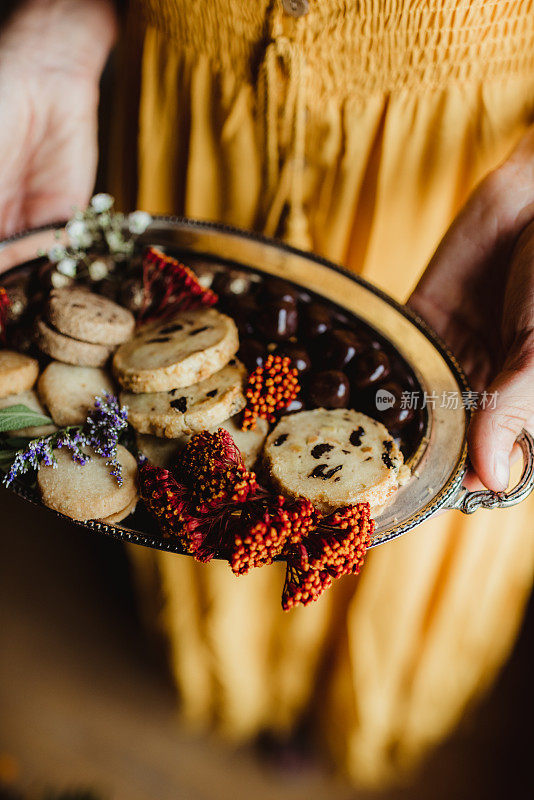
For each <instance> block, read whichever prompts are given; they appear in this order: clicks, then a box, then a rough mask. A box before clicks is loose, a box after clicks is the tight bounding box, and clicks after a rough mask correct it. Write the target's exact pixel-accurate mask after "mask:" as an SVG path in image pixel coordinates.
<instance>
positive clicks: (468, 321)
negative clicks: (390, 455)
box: [408, 130, 534, 491]
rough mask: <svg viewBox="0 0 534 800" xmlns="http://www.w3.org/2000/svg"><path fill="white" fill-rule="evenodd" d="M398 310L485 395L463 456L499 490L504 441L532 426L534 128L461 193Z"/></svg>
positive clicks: (506, 452)
mask: <svg viewBox="0 0 534 800" xmlns="http://www.w3.org/2000/svg"><path fill="white" fill-rule="evenodd" d="M408 304H409V305H410V306H411V308H413V309H414V311H416V312H417V313H418V314H419V315H420V316H421V317H423V318H424V319H425V320H427V321H428V322H429V324H430V325H432V327H433V328H434V329H435V330H436V331H437V332H438V334H439V335H440V336H441V337H442V338H443V339H444V340H445V341H446V342H447V344H448V345H449V347H450V348H451V350H452V351H453V353H454V354H455V355H456V356H457V358H458V360H459V361H460V363H461V364H462V366H463V368H464V370H465V372H466V374H467V378H468V380H469V382H470V384H471V387H472V389H473V390H475V391H478V392H483V391H486V392H487V393H488V395H486V397H487V399H488V402H486V403H485V404H484V405H485V407H484V408H482V407H479V408H478V409H477V410H476V411H475V413H474V416H473V418H472V422H471V425H470V429H469V458H470V461H471V465H472V467H473V469H474V471H475V472H476V474H477V476H478V477H479V478H480V480H481V481H482V483H484V484H485V486H487V487H488V488H489V489H493V490H494V491H502V490H504V489H506V487H507V486H508V481H509V475H510V456H511V452H512V449H513V446H514V442H515V440H516V438H517V436H518V435H519V433H520V432H521V430H522V428H530V429H533V428H534V130H531V131H529V133H527V135H526V136H525V137H524V138H523V139H522V140H521V142H520V143H519V145H518V146H517V147H516V149H515V150H514V151H513V153H512V155H511V156H510V158H509V159H507V160H506V161H505V162H504V163H503V164H502V165H501V166H500V167H498V168H497V169H496V170H495V171H494V172H492V173H490V174H489V175H488V176H487V177H486V178H485V179H484V180H483V181H482V183H481V184H480V185H479V186H478V188H477V189H476V190H475V191H474V193H473V194H472V195H471V197H470V199H469V200H468V202H467V204H466V205H465V207H464V208H463V210H462V211H461V212H460V214H459V215H458V217H457V218H456V220H455V221H454V222H453V224H452V225H451V227H450V229H449V230H448V232H447V233H446V235H445V237H444V238H443V240H442V242H441V244H440V245H439V247H438V249H437V251H436V253H435V255H434V257H433V258H432V260H431V262H430V264H429V266H428V267H427V269H426V271H425V273H424V274H423V277H422V278H421V280H420V281H419V283H418V285H417V287H416V288H415V291H414V292H413V294H412V296H411V297H410V299H409V301H408Z"/></svg>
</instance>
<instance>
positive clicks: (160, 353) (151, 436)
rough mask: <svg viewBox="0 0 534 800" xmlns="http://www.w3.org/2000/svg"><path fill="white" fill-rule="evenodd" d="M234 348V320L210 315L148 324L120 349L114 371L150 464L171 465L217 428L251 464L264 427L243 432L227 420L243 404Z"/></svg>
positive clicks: (186, 314)
mask: <svg viewBox="0 0 534 800" xmlns="http://www.w3.org/2000/svg"><path fill="white" fill-rule="evenodd" d="M238 347H239V338H238V333H237V328H236V325H235V323H234V321H233V320H232V319H231V318H230V317H228V316H226V315H225V314H221V313H220V312H219V311H216V310H215V309H214V308H201V309H196V310H190V311H183V312H180V313H179V314H177V315H175V316H174V317H173V318H172V319H169V320H167V321H165V322H163V323H157V324H153V325H147V326H145V327H144V328H143V329H142V330H140V331H139V332H138V333H137V334H136V335H135V336H134V337H133V338H132V339H130V340H129V341H128V342H126V343H125V344H123V345H122V346H121V347H119V349H118V350H117V352H116V353H115V356H114V358H113V372H114V375H115V377H116V378H117V380H118V382H119V383H120V384H121V386H123V387H124V389H125V390H126V391H123V392H122V393H121V402H122V403H123V404H124V405H126V406H127V407H128V419H129V422H130V424H131V425H132V426H133V427H134V428H135V429H136V430H137V431H138V432H139V434H141V435H143V438H142V439H140V441H139V443H140V447H141V449H142V450H143V452H145V454H146V455H147V456H149V457H150V458H151V460H152V461H154V462H155V463H160V464H164V463H166V462H168V461H169V460H170V459H172V456H173V455H174V454H175V453H176V451H177V450H178V449H180V447H183V446H184V444H185V442H186V441H187V439H188V437H189V436H190V435H191V434H193V433H198V432H199V431H202V430H206V429H207V430H212V429H216V428H218V427H220V426H223V427H227V429H228V430H230V432H231V433H232V435H233V436H234V439H235V441H236V444H237V446H238V447H239V448H240V449H241V450H242V452H243V456H244V458H245V460H249V461H250V460H251V459H253V460H255V458H256V456H257V454H258V452H259V449H260V448H261V445H262V443H263V440H264V438H265V436H266V433H267V424H266V423H265V425H264V426H262V425H260V426H258V428H257V429H256V430H255V431H248V432H246V433H244V432H242V431H240V428H239V425H238V424H237V421H236V420H235V419H232V418H233V417H235V415H236V414H238V413H239V412H240V411H242V409H243V408H244V407H245V404H246V400H245V394H244V383H245V380H246V374H247V373H246V369H245V367H244V366H243V365H242V364H241V363H240V362H239V361H238V360H237V359H236V358H235V353H236V352H237V350H238ZM240 435H241V436H240ZM241 439H243V441H241ZM169 440H172V441H171V442H170V443H169ZM245 440H246V441H245Z"/></svg>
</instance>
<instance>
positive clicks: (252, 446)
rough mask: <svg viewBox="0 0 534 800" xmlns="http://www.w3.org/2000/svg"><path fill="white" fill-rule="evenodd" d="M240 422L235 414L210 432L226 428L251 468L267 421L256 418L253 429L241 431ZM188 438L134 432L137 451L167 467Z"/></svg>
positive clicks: (244, 460) (266, 429) (266, 427)
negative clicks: (164, 437)
mask: <svg viewBox="0 0 534 800" xmlns="http://www.w3.org/2000/svg"><path fill="white" fill-rule="evenodd" d="M240 422H241V414H236V415H235V416H234V417H232V418H231V419H227V420H226V422H222V423H221V424H220V425H218V426H217V427H215V428H212V429H211V431H210V433H213V432H214V431H216V430H217V428H224V429H225V430H227V431H228V433H229V434H230V435H231V436H232V438H233V440H234V442H235V443H236V446H237V447H238V448H239V451H240V452H241V455H242V457H243V462H244V464H245V466H246V468H247V469H252V467H253V466H254V464H255V463H256V461H257V459H258V456H259V454H260V452H261V448H262V446H263V443H264V441H265V437H266V436H267V433H268V432H269V423H268V422H267V420H265V419H258V420H257V421H256V427H255V428H254V430H247V431H242V430H241V426H240ZM190 438H191V437H190V436H187V435H185V434H183V435H182V436H178V438H176V439H162V438H160V437H159V436H151V435H149V434H146V433H138V434H136V440H137V446H138V448H139V451H140V452H141V453H143V455H145V456H146V457H147V458H148V460H149V461H151V462H152V464H155V465H156V466H157V467H168V466H169V465H170V464H172V463H173V462H174V461H175V460H176V458H177V456H178V454H179V453H180V452H181V451H182V450H183V449H184V447H185V446H186V444H187V442H188V441H189V439H190Z"/></svg>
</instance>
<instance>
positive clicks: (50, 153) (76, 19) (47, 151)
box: [0, 0, 116, 238]
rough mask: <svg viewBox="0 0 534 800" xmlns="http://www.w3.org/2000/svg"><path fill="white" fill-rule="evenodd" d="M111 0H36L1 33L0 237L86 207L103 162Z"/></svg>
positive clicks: (112, 22)
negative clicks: (101, 98)
mask: <svg viewBox="0 0 534 800" xmlns="http://www.w3.org/2000/svg"><path fill="white" fill-rule="evenodd" d="M115 24H116V23H115V15H114V10H113V6H112V4H111V2H109V1H108V0H31V2H26V3H24V4H23V6H22V7H21V8H20V9H19V10H18V11H17V12H16V13H15V14H14V15H13V17H12V18H11V19H10V20H9V22H8V24H7V25H6V27H5V29H4V30H3V31H2V34H1V36H0V120H1V125H0V153H1V154H2V160H1V163H0V238H3V237H4V236H8V235H10V234H11V233H14V232H15V231H18V230H22V229H24V228H27V227H31V226H34V225H41V224H44V223H47V222H51V221H53V220H57V219H64V218H66V217H68V216H70V214H71V212H72V207H73V206H74V205H77V206H84V205H85V204H86V203H87V200H88V199H89V197H90V194H91V190H92V188H93V184H94V178H95V171H96V163H97V111H98V88H99V80H100V75H101V72H102V69H103V67H104V64H105V61H106V59H107V56H108V53H109V50H110V48H111V46H112V44H113V40H114V36H115Z"/></svg>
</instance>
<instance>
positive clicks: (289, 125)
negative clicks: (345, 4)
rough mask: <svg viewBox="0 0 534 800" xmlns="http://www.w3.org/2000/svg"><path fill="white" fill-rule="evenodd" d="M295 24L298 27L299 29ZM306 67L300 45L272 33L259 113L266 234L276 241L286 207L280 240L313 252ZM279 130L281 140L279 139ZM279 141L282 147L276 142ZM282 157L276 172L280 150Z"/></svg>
mask: <svg viewBox="0 0 534 800" xmlns="http://www.w3.org/2000/svg"><path fill="white" fill-rule="evenodd" d="M298 24H299V23H297V25H298ZM280 62H281V63H282V64H283V66H284V68H285V71H286V74H287V87H286V89H287V91H286V103H285V107H284V111H283V119H282V121H281V124H280V120H279V92H278V82H279V80H280V75H279V70H278V65H279V63H280ZM305 68H306V62H305V58H304V54H303V52H302V49H301V47H300V45H299V44H298V43H296V42H294V41H292V40H290V39H289V38H288V37H287V36H284V35H283V34H282V33H281V32H280V30H275V31H273V38H272V41H271V42H270V43H269V45H268V46H267V49H266V51H265V56H264V59H263V63H262V66H261V68H260V75H259V79H260V98H261V103H262V107H261V109H260V113H261V115H262V118H263V122H264V135H265V194H264V196H265V206H264V226H263V229H264V232H265V233H266V234H267V235H268V236H274V235H275V234H276V233H277V230H278V228H279V225H280V220H281V218H282V216H283V211H284V207H285V206H287V217H286V220H285V226H284V234H283V238H284V239H285V240H286V241H287V242H288V243H289V244H292V245H293V246H294V247H299V248H301V249H303V250H311V249H312V240H311V236H310V232H309V224H308V218H307V216H306V213H305V211H304V170H305V163H306V162H305V150H306V85H305ZM279 127H281V133H282V136H281V137H280V131H279ZM280 138H282V142H280ZM282 150H283V151H284V152H285V157H284V162H283V164H282V166H281V168H280V159H281V151H282Z"/></svg>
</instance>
